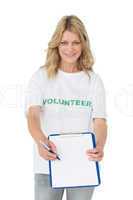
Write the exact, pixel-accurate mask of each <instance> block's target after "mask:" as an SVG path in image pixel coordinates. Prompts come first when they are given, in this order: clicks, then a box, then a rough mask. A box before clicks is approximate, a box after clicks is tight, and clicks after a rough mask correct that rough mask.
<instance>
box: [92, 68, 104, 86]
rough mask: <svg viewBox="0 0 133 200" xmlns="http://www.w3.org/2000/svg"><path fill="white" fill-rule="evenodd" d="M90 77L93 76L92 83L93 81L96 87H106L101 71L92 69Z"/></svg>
mask: <svg viewBox="0 0 133 200" xmlns="http://www.w3.org/2000/svg"><path fill="white" fill-rule="evenodd" d="M90 77H91V78H90V80H91V83H92V85H93V87H94V88H99V87H104V84H103V80H102V78H101V75H100V74H99V73H96V72H94V71H91V72H90Z"/></svg>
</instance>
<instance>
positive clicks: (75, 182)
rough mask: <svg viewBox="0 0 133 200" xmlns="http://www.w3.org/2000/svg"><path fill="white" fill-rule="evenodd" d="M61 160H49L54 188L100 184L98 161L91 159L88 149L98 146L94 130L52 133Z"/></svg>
mask: <svg viewBox="0 0 133 200" xmlns="http://www.w3.org/2000/svg"><path fill="white" fill-rule="evenodd" d="M48 138H49V139H50V140H51V141H52V142H54V144H55V145H56V147H57V154H58V155H59V157H60V159H61V160H57V159H56V160H54V161H53V160H49V174H50V176H49V178H50V185H51V187H52V188H73V187H96V186H98V185H100V183H101V179H100V170H99V163H98V161H91V160H89V159H88V157H87V155H86V150H87V149H89V148H90V149H92V148H94V147H95V146H96V141H95V135H94V133H92V132H83V133H65V134H64V133H63V134H50V135H49V137H48Z"/></svg>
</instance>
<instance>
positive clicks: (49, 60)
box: [42, 15, 94, 78]
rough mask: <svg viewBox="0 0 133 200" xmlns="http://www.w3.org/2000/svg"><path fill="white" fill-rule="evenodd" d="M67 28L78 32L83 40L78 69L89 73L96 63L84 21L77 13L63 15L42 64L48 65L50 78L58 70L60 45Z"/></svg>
mask: <svg viewBox="0 0 133 200" xmlns="http://www.w3.org/2000/svg"><path fill="white" fill-rule="evenodd" d="M66 30H68V31H71V32H74V33H76V34H78V36H79V38H80V41H81V45H82V52H81V55H80V57H79V58H78V61H77V63H78V65H77V68H78V70H83V71H85V72H86V73H87V74H88V75H89V70H90V71H92V70H93V69H92V65H93V64H94V58H93V56H92V53H91V49H90V42H89V38H88V34H87V31H86V29H85V26H84V24H83V22H82V21H81V20H80V19H79V18H78V17H77V16H75V15H69V16H63V17H62V18H61V19H60V21H59V22H58V24H57V26H56V29H55V32H54V34H53V36H52V38H51V40H50V41H49V43H48V49H47V55H46V61H45V64H44V65H43V66H42V67H46V70H47V74H48V77H49V78H53V77H54V76H55V75H56V74H57V72H58V68H59V63H60V55H59V52H58V47H59V45H60V42H61V39H62V35H63V33H64V31H66Z"/></svg>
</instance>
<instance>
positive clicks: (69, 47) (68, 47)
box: [67, 43, 74, 51]
mask: <svg viewBox="0 0 133 200" xmlns="http://www.w3.org/2000/svg"><path fill="white" fill-rule="evenodd" d="M73 49H74V48H73V44H72V43H69V44H68V46H67V50H69V51H73Z"/></svg>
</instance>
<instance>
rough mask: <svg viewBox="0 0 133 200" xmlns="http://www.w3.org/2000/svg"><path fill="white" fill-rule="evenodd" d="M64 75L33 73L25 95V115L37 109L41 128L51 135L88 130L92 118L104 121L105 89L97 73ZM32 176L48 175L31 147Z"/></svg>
mask: <svg viewBox="0 0 133 200" xmlns="http://www.w3.org/2000/svg"><path fill="white" fill-rule="evenodd" d="M89 74H90V78H89V76H88V75H87V74H86V73H85V72H84V71H80V72H75V73H68V72H64V71H62V70H60V69H59V70H58V74H57V76H56V77H55V78H54V79H48V77H47V72H46V69H45V68H41V67H40V68H39V69H38V70H37V71H36V72H34V73H33V75H32V77H31V79H30V81H29V84H28V87H27V91H26V96H25V110H24V112H25V115H26V114H27V112H28V108H29V107H30V106H32V105H40V106H41V111H42V112H41V116H40V121H41V129H42V131H43V132H44V134H45V135H47V136H48V135H49V134H52V133H69V132H73V133H74V132H75V133H76V132H86V131H92V126H91V124H92V123H91V122H92V119H93V118H106V108H105V107H106V106H105V90H104V86H103V82H102V80H101V78H100V76H99V75H98V74H96V73H95V72H92V71H90V72H89ZM34 173H44V174H48V173H49V166H48V161H47V160H44V159H43V158H42V157H41V156H40V155H39V153H38V149H37V146H36V144H35V145H34Z"/></svg>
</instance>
